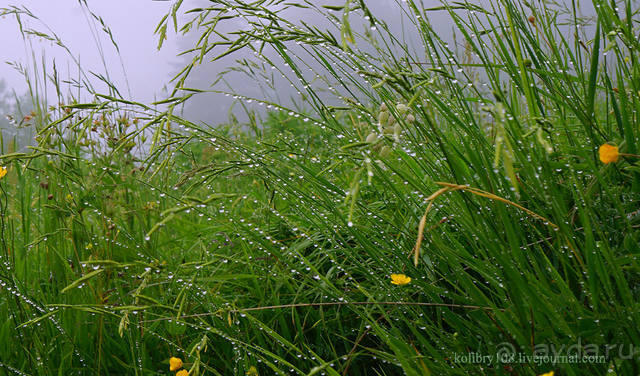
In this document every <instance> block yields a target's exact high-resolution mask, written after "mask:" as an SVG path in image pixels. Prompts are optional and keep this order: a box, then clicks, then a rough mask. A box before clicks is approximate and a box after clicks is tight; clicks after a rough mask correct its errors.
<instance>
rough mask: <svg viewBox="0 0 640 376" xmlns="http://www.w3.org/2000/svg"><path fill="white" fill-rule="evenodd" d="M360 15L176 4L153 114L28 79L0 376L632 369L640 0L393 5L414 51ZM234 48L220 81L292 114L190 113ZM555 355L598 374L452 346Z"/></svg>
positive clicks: (7, 228)
mask: <svg viewBox="0 0 640 376" xmlns="http://www.w3.org/2000/svg"><path fill="white" fill-rule="evenodd" d="M368 3H370V2H368V1H364V0H359V1H355V0H351V1H349V0H347V1H346V4H344V5H341V6H333V5H327V6H321V5H320V4H319V3H318V2H316V1H303V0H301V1H290V2H284V1H254V2H245V1H240V0H215V1H214V0H212V1H211V2H210V4H209V5H208V7H203V8H197V9H190V10H189V11H188V12H185V11H186V10H187V9H183V8H184V5H183V4H182V0H178V1H175V2H174V4H173V5H172V7H171V11H170V13H169V14H168V15H167V17H165V18H164V19H163V20H162V21H161V22H160V23H159V25H158V29H157V33H158V37H159V40H160V42H162V40H164V38H165V37H166V34H167V33H170V32H172V31H171V30H172V29H173V30H174V31H177V32H180V33H195V34H196V35H197V36H198V38H196V41H197V42H196V45H194V46H193V48H192V49H191V50H189V51H186V52H185V53H186V56H189V57H190V58H192V61H191V62H190V63H189V64H187V65H185V67H184V69H183V70H182V71H181V72H179V73H178V74H177V75H176V77H175V78H174V79H173V80H172V85H173V86H172V87H173V88H174V89H173V91H172V92H171V95H170V96H169V97H168V98H167V99H166V100H162V101H159V102H156V103H140V102H137V101H135V99H131V98H124V97H123V96H121V95H120V93H119V91H118V90H117V88H116V87H115V86H109V87H108V90H107V92H106V93H99V92H98V91H97V90H95V89H93V88H91V87H85V88H84V90H86V92H87V93H89V97H88V98H89V99H88V100H86V98H85V99H83V98H81V97H79V96H77V95H75V94H74V93H72V92H71V91H70V92H68V93H65V92H63V91H62V90H60V91H58V92H57V93H56V94H55V95H52V96H51V97H52V98H53V99H51V98H49V99H48V100H45V98H44V96H43V95H42V93H43V91H45V90H46V89H45V88H46V86H47V83H45V82H43V80H42V77H43V75H41V74H39V75H35V74H34V75H32V76H28V75H27V76H26V77H27V79H29V80H30V88H32V90H31V97H32V98H33V100H34V102H33V104H34V108H35V110H34V112H33V114H32V115H30V118H29V126H30V127H33V129H34V130H35V132H34V133H35V137H34V141H33V146H31V147H30V148H29V149H28V150H27V151H16V150H15V149H12V150H4V151H3V155H2V156H0V166H2V167H0V168H1V169H2V170H0V213H1V217H0V221H1V222H0V237H1V241H0V251H1V254H0V259H1V260H2V268H0V370H2V373H3V374H18V375H56V374H57V375H69V374H79V375H108V374H127V375H155V374H167V375H168V374H174V372H176V373H177V374H178V375H179V376H184V375H186V374H187V373H186V372H188V374H189V375H192V376H196V375H271V374H278V375H398V374H406V375H487V374H497V375H540V374H546V373H548V372H554V373H555V374H556V375H605V374H609V375H637V374H639V373H640V360H639V359H638V354H635V353H634V351H635V350H636V348H637V346H640V326H639V325H638V323H639V322H640V304H639V303H638V301H639V299H640V274H639V273H638V272H639V271H640V265H639V263H638V262H639V259H638V257H639V255H640V245H639V244H640V231H639V227H640V210H639V209H640V206H639V205H638V202H639V200H640V157H638V156H637V154H640V152H639V151H638V148H639V146H640V145H639V144H638V141H639V140H638V136H639V134H640V60H639V59H640V41H639V40H640V38H639V35H640V16H639V15H638V11H639V7H638V3H637V2H633V1H631V0H627V1H611V2H605V1H602V0H593V3H592V4H593V8H594V12H595V13H594V15H593V17H591V18H589V19H583V18H580V17H579V5H578V4H577V3H571V4H569V5H568V6H567V5H566V4H568V3H565V4H552V3H546V2H544V3H543V2H537V1H535V2H528V1H512V0H501V1H492V2H487V3H486V4H483V6H479V5H474V4H473V3H470V2H452V3H448V2H444V1H443V2H442V4H441V6H438V7H432V8H429V7H427V6H426V5H424V4H423V3H421V2H420V1H417V0H405V1H397V4H396V5H397V7H398V10H399V12H401V13H402V14H403V17H404V19H405V20H406V21H407V25H406V27H407V28H408V30H409V31H408V33H411V35H414V36H416V37H417V38H419V42H420V43H419V45H420V46H421V48H418V49H409V48H408V47H407V45H406V43H404V42H403V40H402V37H401V36H400V35H398V34H394V33H393V32H392V31H391V30H390V26H389V25H388V24H387V23H386V22H385V21H386V20H385V17H384V14H376V13H375V11H374V10H373V9H370V8H369V7H368ZM371 3H373V2H371ZM292 7H295V8H304V9H306V11H308V12H310V13H311V14H313V15H314V17H317V18H318V19H320V18H323V19H325V21H326V22H327V23H328V24H329V25H331V26H330V27H328V28H320V27H316V26H314V25H313V24H310V23H308V22H303V21H301V20H293V19H290V18H288V17H287V12H288V11H289V10H290V9H292ZM0 14H3V15H6V16H9V17H16V18H17V19H20V17H23V18H24V17H35V16H33V15H31V14H29V13H28V12H27V11H25V10H24V9H21V8H11V7H8V8H1V9H0ZM445 16H446V17H449V18H450V19H451V20H452V25H453V28H454V33H455V35H456V40H455V43H449V42H447V41H446V40H445V39H444V38H441V37H440V36H439V35H438V34H437V33H436V32H435V31H434V29H433V27H432V25H431V23H430V17H445ZM231 18H233V19H236V20H242V21H243V22H244V24H243V27H241V28H239V29H234V30H232V31H224V30H221V29H219V27H220V25H222V24H224V23H225V22H226V21H228V20H229V19H231ZM105 30H106V31H108V29H106V28H105ZM23 32H25V33H27V34H29V33H31V34H30V35H31V36H32V37H38V38H50V39H51V40H54V41H55V40H56V39H55V37H54V36H50V35H47V34H43V33H36V32H35V31H30V30H27V29H25V30H23ZM240 49H246V50H249V51H252V52H254V53H255V60H253V61H249V60H242V61H238V62H237V65H236V66H234V68H233V72H243V73H245V74H247V75H249V76H252V77H255V78H256V82H264V77H267V78H268V77H271V76H277V79H278V80H283V81H285V82H287V84H291V85H293V87H294V88H295V89H296V90H297V91H298V92H299V96H298V98H297V102H296V104H297V105H295V106H284V105H282V104H281V103H275V102H273V101H271V100H270V99H269V98H248V97H245V96H243V95H242V94H241V93H240V90H238V92H229V93H228V94H230V95H235V96H236V97H237V100H238V101H239V102H240V103H242V104H243V105H245V106H247V108H248V109H249V108H250V107H251V106H253V105H257V106H259V108H265V109H266V110H267V115H264V116H259V115H257V114H256V113H253V112H250V114H251V116H250V119H251V121H249V122H248V123H247V124H240V123H237V122H233V121H230V122H229V124H226V125H218V124H215V125H207V124H196V123H194V122H191V121H189V120H187V119H186V118H187V117H186V116H183V115H184V114H181V113H180V108H181V106H182V105H183V104H184V103H188V101H189V99H190V98H191V97H192V96H195V95H200V94H202V92H203V90H202V89H196V88H190V87H187V86H186V85H185V82H188V77H189V74H190V72H191V70H192V69H193V68H194V67H195V66H196V65H198V64H207V63H208V62H210V61H211V60H216V59H222V58H225V57H227V56H233V55H232V54H233V52H234V51H237V50H240ZM41 69H42V71H43V72H44V71H47V67H45V66H41ZM49 70H50V69H49ZM48 77H50V78H56V77H57V76H56V75H53V74H52V75H50V76H48ZM102 78H104V77H102ZM220 79H223V77H221V78H220ZM51 81H52V82H54V83H57V84H59V82H60V81H59V80H58V79H57V78H56V79H51ZM82 81H83V80H78V82H77V83H78V85H80V84H81V83H82ZM104 81H105V82H108V81H107V80H106V79H105V80H104ZM57 87H61V85H58V86H57ZM37 88H40V89H39V90H36V89H37ZM217 90H218V89H216V86H214V88H213V89H211V91H217ZM249 105H251V106H249ZM3 132H4V131H3ZM603 145H608V146H603ZM541 346H542V347H541ZM545 346H546V350H544V349H545ZM572 346H573V347H572ZM550 347H552V348H553V349H556V351H557V355H572V354H573V355H575V354H578V355H580V356H582V355H598V356H603V357H602V358H589V359H588V360H586V361H583V362H573V363H569V362H567V361H564V362H562V361H559V362H557V363H555V364H554V363H553V362H536V361H531V360H525V361H517V360H514V359H509V358H503V359H502V361H499V360H498V359H497V358H495V357H494V359H493V361H492V362H491V364H487V363H486V362H485V363H484V364H478V363H477V362H472V361H469V360H468V359H467V361H465V360H463V359H462V358H460V357H459V356H460V355H461V354H463V355H464V354H469V353H472V352H476V353H479V354H483V355H492V354H493V355H494V356H495V355H496V354H498V355H499V354H502V355H504V354H507V355H509V354H514V355H516V356H518V355H522V354H524V355H533V354H535V353H538V354H540V353H541V352H542V353H544V354H547V355H554V353H553V349H551V350H550V349H549V348H550ZM569 347H572V349H573V350H572V351H573V353H569V354H567V351H565V350H563V349H567V348H569ZM607 349H608V350H607ZM605 350H607V351H606V353H605ZM461 359H462V360H461ZM549 374H551V373H549Z"/></svg>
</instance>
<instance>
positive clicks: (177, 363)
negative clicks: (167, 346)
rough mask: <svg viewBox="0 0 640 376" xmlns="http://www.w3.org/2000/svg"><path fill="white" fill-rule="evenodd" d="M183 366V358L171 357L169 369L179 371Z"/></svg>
mask: <svg viewBox="0 0 640 376" xmlns="http://www.w3.org/2000/svg"><path fill="white" fill-rule="evenodd" d="M180 368H182V359H180V358H174V357H172V358H171V359H169V370H170V371H177V370H179V369H180Z"/></svg>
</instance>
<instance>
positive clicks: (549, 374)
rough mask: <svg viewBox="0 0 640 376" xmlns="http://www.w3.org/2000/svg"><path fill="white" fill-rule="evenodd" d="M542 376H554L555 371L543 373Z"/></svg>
mask: <svg viewBox="0 0 640 376" xmlns="http://www.w3.org/2000/svg"><path fill="white" fill-rule="evenodd" d="M540 376H553V371H550V372H547V373H543V374H542V375H540Z"/></svg>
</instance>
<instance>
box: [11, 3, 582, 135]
mask: <svg viewBox="0 0 640 376" xmlns="http://www.w3.org/2000/svg"><path fill="white" fill-rule="evenodd" d="M320 3H322V5H344V0H322V1H321V2H319V3H318V4H319V5H320ZM424 3H425V7H436V6H438V5H440V2H438V1H436V0H433V1H425V2H424ZM485 3H486V1H484V0H483V1H480V2H478V4H480V5H483V4H485ZM569 3H570V1H567V4H569ZM172 4H173V2H172V1H152V0H137V1H131V0H110V1H88V2H85V1H84V0H79V1H76V0H66V1H42V0H14V1H11V0H9V1H8V4H7V5H0V8H5V9H6V8H10V7H11V6H15V7H17V8H23V9H25V10H26V9H28V11H30V12H31V13H32V14H33V15H34V16H36V17H37V18H38V19H35V18H32V17H29V16H22V17H21V21H22V27H23V29H26V30H29V29H32V30H36V31H40V32H43V33H46V34H49V35H53V34H55V35H56V36H57V37H59V39H60V40H61V41H62V42H63V43H64V45H65V46H66V47H68V49H69V51H70V53H71V55H72V56H73V57H71V56H70V55H69V52H68V51H66V50H65V49H64V48H62V47H60V46H58V45H56V44H55V43H54V42H52V41H47V40H43V39H42V38H38V37H28V38H26V39H24V38H23V36H22V35H21V33H20V29H19V25H18V23H17V22H16V19H15V17H14V16H13V15H5V16H3V17H1V18H0V62H2V63H1V64H0V128H1V129H2V136H3V139H4V140H5V144H6V140H8V139H10V138H12V137H14V136H18V137H19V138H21V139H22V140H23V141H22V142H21V144H24V143H25V142H28V140H30V138H31V137H32V133H31V132H32V130H30V129H29V128H28V127H21V126H20V125H21V123H22V125H24V124H25V123H24V117H25V116H28V114H29V112H30V111H31V104H30V99H29V95H28V94H29V92H28V90H29V88H28V86H27V80H26V79H25V74H26V75H27V76H29V75H31V76H34V75H37V76H38V77H40V76H42V75H43V72H41V71H37V70H36V69H35V67H37V66H38V65H40V66H42V65H44V66H45V70H46V73H47V74H51V71H52V69H53V67H54V64H55V68H56V71H57V73H58V76H59V77H60V79H61V80H62V81H67V83H66V87H63V88H62V89H63V93H64V92H68V93H73V95H74V97H76V98H78V97H81V96H82V93H81V92H79V91H78V90H77V89H76V88H75V87H74V85H73V84H72V83H71V82H69V81H73V80H78V79H80V78H81V76H80V73H79V69H78V66H77V65H78V64H80V66H81V67H82V70H83V71H84V72H85V74H86V75H87V76H86V77H88V79H90V80H91V82H92V84H93V85H94V86H95V89H96V91H98V92H102V93H106V92H108V89H109V88H108V86H107V85H106V84H104V83H103V82H101V81H100V80H99V79H96V78H95V76H93V74H92V72H93V73H96V74H99V75H103V76H104V77H105V78H107V79H108V80H109V81H111V82H113V83H114V85H115V86H116V87H117V88H118V90H119V92H120V94H121V95H122V96H123V97H124V98H126V99H132V100H135V101H139V102H143V103H150V102H153V101H154V100H160V99H163V98H166V97H167V96H168V95H169V94H170V92H171V89H172V88H173V84H172V83H170V82H169V81H170V79H171V78H172V77H173V76H174V75H175V74H176V73H178V72H179V71H180V70H181V69H182V67H184V66H185V65H187V64H190V63H191V61H192V60H193V55H192V54H185V55H182V56H179V54H180V52H182V51H185V50H187V49H189V48H192V47H193V46H194V45H195V43H196V41H197V38H198V36H199V33H198V31H197V30H195V31H192V32H191V33H189V34H187V35H186V36H181V35H176V33H175V32H174V31H173V25H172V23H170V27H169V29H168V32H167V40H165V41H164V42H163V45H162V48H161V49H160V50H158V36H157V35H155V34H154V30H155V28H156V26H157V24H158V22H159V21H160V20H161V19H162V17H163V16H164V15H166V14H167V13H168V12H169V11H170V9H171V6H172ZM210 4H211V3H210V2H208V1H204V0H190V1H189V0H188V1H185V5H183V6H182V7H181V9H180V12H179V14H181V15H183V16H182V17H181V19H180V21H179V26H180V25H182V24H184V22H185V21H187V20H189V19H190V17H189V16H184V12H185V11H186V10H188V9H191V8H194V7H197V6H206V5H210ZM399 4H401V2H400V1H398V2H396V1H391V0H390V1H370V2H368V5H369V6H370V7H371V11H372V13H373V14H374V15H375V16H376V17H378V18H381V19H383V20H384V21H386V22H387V23H388V24H389V26H390V27H391V29H392V30H393V32H394V35H395V36H396V37H397V38H398V39H400V40H402V41H403V42H404V43H405V44H406V45H407V46H408V47H409V49H410V50H412V51H418V54H419V53H420V51H424V48H423V47H422V45H421V42H420V41H419V40H417V39H416V38H415V33H411V30H412V27H413V26H412V25H410V24H409V23H408V20H407V18H406V15H403V12H402V8H401V6H399ZM584 4H585V5H584V6H583V5H582V4H580V3H577V5H578V9H580V11H581V13H583V14H590V13H592V8H591V6H592V5H591V3H590V2H584ZM286 14H287V19H290V20H291V21H292V22H297V21H299V20H304V21H306V22H307V23H310V24H313V25H315V26H318V27H319V28H321V29H329V30H331V32H332V33H333V34H334V35H336V36H338V37H339V29H338V26H337V25H335V24H332V23H331V22H330V21H329V20H327V19H325V18H323V17H321V16H319V15H318V14H317V13H314V12H310V11H309V10H304V9H299V8H293V9H290V10H288V11H287V13H286ZM339 14H340V12H338V13H336V15H338V16H339ZM358 18H360V16H354V17H353V19H352V27H353V28H354V29H355V30H356V31H357V32H359V33H360V32H363V30H364V29H366V28H369V24H368V23H367V22H366V21H365V20H359V21H358ZM429 21H430V22H431V23H432V24H433V26H434V29H435V30H436V31H437V32H438V34H439V36H440V37H441V38H442V39H443V40H445V41H449V42H452V48H456V46H455V45H453V33H452V30H453V24H452V21H451V20H450V18H449V17H448V16H447V15H446V14H445V12H434V13H433V17H432V18H430V19H429ZM246 27H247V26H246V24H244V23H243V22H242V20H236V19H231V20H227V21H225V22H224V23H223V24H222V25H221V30H223V31H226V32H228V31H233V30H234V29H238V28H246ZM113 42H115V43H116V44H117V46H118V47H117V48H116V47H115V45H114V43H113ZM458 48H461V47H460V46H458ZM221 52H223V49H220V50H214V51H213V52H212V53H210V54H209V55H207V58H209V59H210V58H212V57H214V56H216V55H217V54H219V53H221ZM265 54H266V55H267V56H275V54H274V53H272V52H271V55H269V54H270V52H269V51H267V52H266V53H265ZM237 59H250V60H255V59H256V56H254V54H253V53H252V52H251V51H249V50H247V49H242V50H240V51H238V52H236V53H233V54H232V55H229V56H227V57H225V58H223V59H221V60H218V61H216V62H213V63H211V62H208V61H207V59H205V60H204V61H203V63H202V64H200V65H197V66H196V67H195V68H194V70H193V71H192V72H191V74H190V79H189V80H188V81H187V82H186V83H185V86H186V87H192V88H197V89H203V90H208V89H211V84H212V83H213V82H214V81H215V79H216V77H217V75H218V74H219V73H220V72H222V71H224V70H227V69H229V68H230V67H232V66H234V65H236V63H235V61H236V60H237ZM21 70H22V72H20V71H21ZM266 74H267V75H270V77H269V79H268V80H267V79H265V81H264V82H259V81H256V80H255V78H250V77H247V76H246V75H244V74H241V73H232V74H230V75H227V76H226V80H225V81H224V82H219V83H218V84H217V85H216V87H215V89H217V90H223V91H230V92H231V91H234V92H239V93H240V94H242V95H244V96H247V97H252V98H259V99H260V98H261V99H268V100H270V101H273V102H277V103H282V104H285V105H295V103H297V102H299V101H300V97H301V95H300V93H299V92H298V89H297V88H296V87H294V86H293V85H291V83H290V82H289V78H290V77H286V76H285V77H279V76H278V75H277V74H273V73H269V72H267V73H266ZM269 80H270V81H271V82H267V81H269ZM316 89H318V90H320V91H322V89H323V88H322V87H320V88H316ZM329 91H331V90H327V94H328V95H329V96H330V94H332V95H333V96H335V95H336V94H337V92H331V93H329ZM78 99H79V100H82V99H85V100H87V99H88V98H78ZM89 100H90V98H89ZM16 103H19V104H20V106H17V105H16ZM56 104H57V103H49V105H56ZM242 105H244V106H247V108H250V109H256V110H258V111H262V112H264V109H259V106H257V103H256V102H253V103H247V101H246V100H245V101H243V103H242ZM242 105H239V103H238V101H237V100H236V99H234V97H233V96H230V95H223V94H210V93H205V94H198V95H196V96H194V97H192V98H191V99H190V100H189V101H188V102H187V103H186V105H185V106H184V107H183V110H184V111H183V116H184V117H185V118H187V119H189V120H192V121H196V122H202V123H206V124H208V125H210V126H216V124H219V123H223V122H227V121H228V120H229V119H230V117H235V118H237V119H238V121H241V122H242V121H246V119H247V118H246V116H245V114H244V109H243V108H242ZM7 115H9V116H11V117H13V120H11V119H8V118H7ZM31 128H33V127H31Z"/></svg>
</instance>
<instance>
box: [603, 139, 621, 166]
mask: <svg viewBox="0 0 640 376" xmlns="http://www.w3.org/2000/svg"><path fill="white" fill-rule="evenodd" d="M598 153H599V154H600V160H601V161H602V163H614V162H617V161H618V157H619V156H620V153H619V152H618V147H617V146H613V145H609V144H603V145H602V146H600V149H598Z"/></svg>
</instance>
